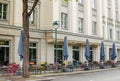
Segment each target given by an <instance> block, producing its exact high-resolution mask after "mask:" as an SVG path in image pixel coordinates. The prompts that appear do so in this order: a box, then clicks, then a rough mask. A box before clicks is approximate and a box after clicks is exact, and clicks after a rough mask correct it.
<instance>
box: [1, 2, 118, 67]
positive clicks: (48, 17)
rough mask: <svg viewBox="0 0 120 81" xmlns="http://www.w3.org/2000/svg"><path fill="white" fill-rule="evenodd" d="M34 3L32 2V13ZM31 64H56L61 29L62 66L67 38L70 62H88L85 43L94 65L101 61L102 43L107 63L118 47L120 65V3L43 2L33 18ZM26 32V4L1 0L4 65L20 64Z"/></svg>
mask: <svg viewBox="0 0 120 81" xmlns="http://www.w3.org/2000/svg"><path fill="white" fill-rule="evenodd" d="M32 4H33V1H32V0H30V1H29V3H28V5H29V9H31V6H32ZM29 21H30V46H29V52H30V57H29V60H30V61H34V62H35V63H36V64H40V63H41V62H47V63H54V62H55V58H56V57H55V56H56V55H55V49H56V48H55V45H54V44H55V39H56V37H55V34H56V33H55V31H54V27H53V21H59V22H60V25H59V28H58V29H57V56H58V60H57V61H58V62H63V42H64V36H67V38H68V48H69V57H68V61H73V60H78V61H81V62H84V61H85V60H86V59H85V56H84V54H85V45H86V43H85V41H86V39H88V40H89V42H90V53H91V61H98V62H99V61H100V43H101V42H102V41H103V42H104V45H105V49H104V50H105V61H107V60H110V59H111V58H110V55H111V52H112V44H113V43H115V44H116V51H117V58H116V61H120V0H39V2H38V4H37V6H36V8H35V10H34V11H33V12H32V14H31V16H30V19H29ZM21 28H22V0H0V63H1V65H4V64H5V63H6V61H8V62H9V63H10V62H17V63H20V57H19V55H18V53H17V50H18V43H19V37H20V30H21Z"/></svg>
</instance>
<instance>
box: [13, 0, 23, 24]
mask: <svg viewBox="0 0 120 81" xmlns="http://www.w3.org/2000/svg"><path fill="white" fill-rule="evenodd" d="M14 5H15V6H14V8H13V9H14V16H13V17H14V20H13V21H14V24H13V25H15V26H22V0H14Z"/></svg>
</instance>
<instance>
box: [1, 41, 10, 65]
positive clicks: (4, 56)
mask: <svg viewBox="0 0 120 81" xmlns="http://www.w3.org/2000/svg"><path fill="white" fill-rule="evenodd" d="M8 63H9V41H0V66H2V65H7V64H8Z"/></svg>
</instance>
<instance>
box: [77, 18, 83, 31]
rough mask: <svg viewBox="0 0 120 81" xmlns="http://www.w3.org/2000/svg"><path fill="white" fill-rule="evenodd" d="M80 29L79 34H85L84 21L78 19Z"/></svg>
mask: <svg viewBox="0 0 120 81" xmlns="http://www.w3.org/2000/svg"><path fill="white" fill-rule="evenodd" d="M78 28H79V32H83V19H82V18H78Z"/></svg>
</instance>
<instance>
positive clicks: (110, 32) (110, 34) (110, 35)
mask: <svg viewBox="0 0 120 81" xmlns="http://www.w3.org/2000/svg"><path fill="white" fill-rule="evenodd" d="M112 34H113V33H112V29H110V30H109V38H110V39H112V38H113V37H112Z"/></svg>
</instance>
